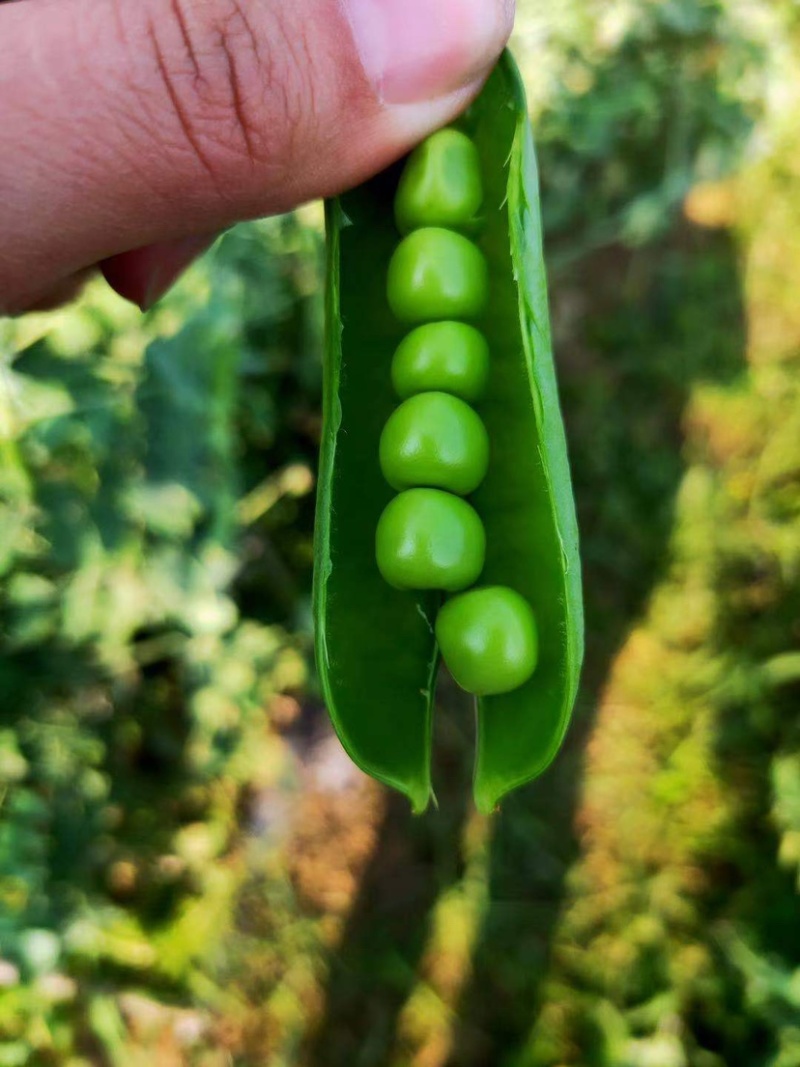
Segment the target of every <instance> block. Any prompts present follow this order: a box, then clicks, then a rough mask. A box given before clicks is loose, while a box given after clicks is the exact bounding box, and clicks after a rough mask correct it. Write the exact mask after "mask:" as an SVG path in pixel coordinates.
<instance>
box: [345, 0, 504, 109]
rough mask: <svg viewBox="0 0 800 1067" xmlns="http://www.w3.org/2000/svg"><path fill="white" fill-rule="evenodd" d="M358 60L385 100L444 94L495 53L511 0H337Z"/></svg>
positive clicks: (482, 67) (500, 43)
mask: <svg viewBox="0 0 800 1067" xmlns="http://www.w3.org/2000/svg"><path fill="white" fill-rule="evenodd" d="M341 3H342V5H343V7H344V11H345V14H346V16H347V20H348V22H349V23H350V27H351V30H352V33H353V38H354V40H355V43H356V48H357V49H358V52H359V55H360V57H361V63H362V65H363V67H364V70H365V72H366V74H367V77H368V78H369V79H370V81H371V82H372V83H373V85H374V86H375V89H376V92H377V94H378V96H379V97H380V99H381V100H382V101H383V102H384V103H387V104H412V103H417V102H419V101H423V100H431V99H435V98H436V97H439V96H445V95H446V94H448V93H452V92H454V91H455V90H457V89H460V88H463V87H464V86H466V85H469V84H470V83H471V82H473V81H474V80H475V79H476V78H477V77H478V76H479V75H480V74H481V73H482V72H483V71H484V70H485V69H486V68H487V67H488V66H489V65H490V64H491V63H492V62H493V61H494V59H495V58H496V57H497V55H498V54H499V52H500V50H501V49H502V47H503V44H504V43H505V41H506V39H507V37H508V34H509V33H510V32H511V26H512V23H513V19H514V2H513V0H341Z"/></svg>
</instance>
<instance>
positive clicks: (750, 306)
mask: <svg viewBox="0 0 800 1067" xmlns="http://www.w3.org/2000/svg"><path fill="white" fill-rule="evenodd" d="M519 6H520V13H519V20H518V35H517V39H516V44H515V47H516V51H517V53H518V55H519V56H520V58H521V60H522V64H523V68H524V69H525V70H526V71H527V73H528V75H529V82H530V87H531V91H532V103H533V109H534V114H535V117H536V126H537V132H538V139H539V143H540V153H541V171H542V176H543V192H544V207H545V214H546V221H547V228H548V240H549V246H548V258H549V262H550V263H551V266H552V279H551V281H552V303H553V318H554V327H555V336H556V346H557V351H558V355H559V359H560V363H561V388H562V399H563V404H564V408H565V414H566V418H567V422H568V429H569V438H570V448H571V454H572V461H573V469H574V476H575V486H576V495H577V498H578V505H579V511H580V518H581V528H582V536H583V557H584V562H585V572H586V592H587V620H588V662H587V669H586V679H585V684H584V690H583V694H582V697H581V702H580V707H579V715H578V722H577V724H576V727H575V729H574V730H573V732H572V735H571V739H570V744H569V746H568V748H567V750H566V751H565V753H564V754H563V755H562V756H561V757H560V759H559V761H558V764H557V766H556V767H554V768H553V770H552V771H550V772H549V773H548V775H547V776H545V778H544V779H543V780H542V781H540V782H539V783H537V784H536V785H535V786H534V787H532V788H530V789H528V790H524V791H522V792H521V793H520V794H519V795H517V796H515V797H514V798H512V799H511V800H510V801H509V803H508V804H507V805H506V806H505V808H504V811H503V812H502V813H501V815H500V816H497V817H495V819H494V820H485V819H481V818H480V817H478V816H476V815H475V814H474V813H472V812H470V811H467V810H465V808H464V796H465V794H466V789H467V780H468V775H469V764H470V761H471V755H472V753H471V748H472V741H471V737H470V733H469V726H468V725H467V723H466V720H465V717H464V715H463V714H462V712H463V706H462V705H460V703H459V700H458V698H457V697H456V696H455V694H454V693H453V691H452V689H450V688H448V687H447V685H445V686H443V688H442V700H441V707H440V715H439V728H438V733H439V736H438V753H437V762H438V767H439V775H440V781H441V783H442V787H441V790H440V791H439V792H440V800H441V809H440V810H439V811H438V812H436V811H434V812H430V813H428V814H427V815H426V816H424V817H423V818H422V819H418V820H411V818H410V816H409V815H408V813H407V811H406V810H405V808H402V807H400V806H398V804H397V802H396V801H395V800H392V799H387V798H386V797H385V795H384V794H383V792H382V791H381V790H379V789H378V788H377V787H374V786H372V785H370V784H368V783H365V782H364V781H363V780H362V779H360V778H358V777H356V778H352V777H348V773H349V772H347V770H346V769H345V770H344V771H343V770H342V768H341V765H340V764H338V763H337V762H336V758H335V757H333V758H331V757H330V756H329V755H325V754H326V753H330V752H333V753H336V752H338V749H336V748H335V747H334V748H333V749H328V748H326V747H325V746H326V745H327V744H328V742H327V741H326V740H325V737H326V736H327V735H320V734H319V733H318V730H319V714H318V712H319V709H318V705H317V700H316V696H315V690H314V683H313V669H312V666H311V660H310V635H309V626H310V623H309V589H310V567H311V536H312V523H313V478H314V468H315V463H316V450H317V444H318V437H319V410H320V396H319V390H320V366H319V353H320V347H321V346H320V332H321V323H320V313H321V312H320V277H321V244H322V235H321V230H320V221H319V212H318V211H317V210H316V209H315V208H312V209H304V210H303V211H301V212H300V213H298V214H297V215H296V216H292V217H287V218H284V219H279V220H271V221H267V222H261V223H257V224H253V225H250V226H246V227H240V228H238V229H236V230H234V231H232V232H231V233H229V234H227V235H226V236H225V237H224V238H223V239H222V240H221V241H220V242H219V243H218V245H217V247H216V248H215V249H214V250H213V251H212V252H211V253H210V254H209V255H207V256H206V257H204V259H203V261H202V262H201V263H200V264H199V265H198V266H197V267H195V268H194V269H193V270H192V271H191V272H190V274H189V275H188V276H187V278H186V279H185V280H184V282H182V284H181V285H180V286H179V287H178V288H177V289H176V290H175V291H174V292H173V293H172V294H171V295H170V296H169V297H168V298H167V299H166V300H165V301H163V303H162V304H161V305H160V306H159V307H158V308H157V309H156V310H154V311H153V312H151V313H150V314H149V315H147V316H144V317H142V316H140V315H139V313H138V312H136V311H135V310H133V309H131V308H128V307H126V306H125V305H123V304H122V302H121V301H118V300H117V299H116V298H114V297H113V296H111V295H110V294H109V293H108V292H107V291H106V290H105V289H104V288H103V286H102V285H100V284H99V283H98V284H95V285H93V286H92V287H91V288H90V289H89V291H88V292H87V294H86V296H85V298H84V299H83V300H82V301H81V302H80V303H79V304H78V305H76V306H75V307H72V308H69V309H66V310H64V311H59V312H56V313H50V314H47V315H33V316H28V317H27V318H25V319H22V320H19V321H17V322H13V323H10V322H9V323H0V1067H5V1065H8V1067H14V1065H18V1064H19V1065H23V1064H25V1065H27V1064H33V1065H38V1064H42V1065H48V1064H52V1065H61V1064H64V1065H69V1067H86V1065H88V1064H92V1065H94V1064H97V1065H100V1067H105V1065H107V1064H108V1065H111V1067H117V1065H121V1064H126V1065H128V1064H132V1065H133V1067H137V1065H138V1064H140V1063H141V1064H145V1063H148V1064H149V1063H154V1062H157V1063H159V1064H165V1065H167V1067H171V1065H173V1064H175V1065H180V1064H199V1065H202V1067H216V1065H218V1064H219V1065H220V1067H221V1065H223V1064H225V1065H227V1064H232V1063H236V1064H243V1065H247V1067H249V1065H251V1064H263V1063H269V1064H270V1067H283V1065H286V1067H289V1065H294V1064H307V1065H309V1067H337V1065H339V1064H341V1065H342V1067H373V1065H374V1067H385V1065H388V1067H566V1065H575V1067H722V1065H726V1067H727V1065H730V1067H739V1065H741V1067H793V1065H800V933H798V931H800V925H798V923H797V915H798V902H799V898H798V892H799V891H800V873H799V872H800V733H798V717H797V714H796V710H797V707H798V696H799V695H800V688H799V687H800V648H799V647H798V642H800V629H798V625H799V624H798V619H799V618H800V526H799V524H800V377H799V376H798V360H800V313H799V312H798V310H797V307H798V304H797V300H796V284H795V278H796V276H797V274H798V273H800V255H798V248H799V247H800V196H798V195H797V190H798V189H800V165H798V160H800V139H799V138H798V135H797V131H796V114H797V106H798V104H799V103H800V74H799V73H798V72H800V55H799V54H798V53H799V52H800V48H799V47H798V45H799V44H800V37H799V31H800V18H798V12H797V7H796V4H794V3H793V2H790V0H776V2H774V3H772V4H769V5H766V4H765V5H753V4H751V3H748V2H747V0H613V2H604V3H601V2H600V0H564V3H562V4H560V5H558V9H557V10H553V5H550V4H544V3H543V2H540V0H522V2H521V3H520V5H519ZM320 737H322V738H323V739H322V741H320V740H319V738H320ZM323 756H324V758H323Z"/></svg>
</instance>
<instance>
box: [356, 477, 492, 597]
mask: <svg viewBox="0 0 800 1067" xmlns="http://www.w3.org/2000/svg"><path fill="white" fill-rule="evenodd" d="M485 552H486V535H485V534H484V532H483V523H482V522H481V520H480V519H479V518H478V515H477V513H476V511H475V510H474V508H472V507H471V506H470V505H469V504H468V503H467V502H466V500H462V499H461V498H460V497H457V496H452V495H451V494H450V493H443V492H442V491H441V489H408V490H407V491H406V492H405V493H400V494H399V495H398V496H396V497H395V498H394V499H393V500H391V501H390V502H389V504H387V506H386V508H385V509H384V511H383V514H382V515H381V517H380V519H379V521H378V528H377V532H376V536H375V555H376V558H377V561H378V569H379V570H380V572H381V574H382V575H383V577H384V579H385V580H386V581H387V582H388V583H389V585H392V586H394V587H395V588H396V589H444V590H445V591H447V592H450V593H452V592H458V590H460V589H466V588H467V586H470V585H472V584H473V583H474V582H475V581H476V579H477V578H478V575H479V574H480V573H481V570H482V569H483V560H484V556H485Z"/></svg>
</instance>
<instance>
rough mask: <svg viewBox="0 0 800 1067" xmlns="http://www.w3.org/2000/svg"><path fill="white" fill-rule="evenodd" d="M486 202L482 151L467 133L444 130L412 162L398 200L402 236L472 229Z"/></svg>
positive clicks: (415, 153) (402, 179) (419, 149)
mask: <svg viewBox="0 0 800 1067" xmlns="http://www.w3.org/2000/svg"><path fill="white" fill-rule="evenodd" d="M482 201H483V188H482V183H481V163H480V157H479V156H478V150H477V148H476V147H475V145H474V144H473V143H472V141H471V140H470V139H469V137H467V135H466V134H464V133H460V132H459V131H458V130H450V129H446V130H440V131H439V132H438V133H434V134H433V135H432V136H430V137H429V138H428V139H427V140H426V141H423V142H422V144H421V145H419V146H418V147H417V148H415V149H414V151H413V152H412V153H411V155H410V156H409V158H408V162H407V163H406V165H405V168H404V170H403V173H402V175H401V177H400V184H399V185H398V187H397V196H396V198H395V204H394V208H395V219H396V220H397V228H398V229H399V230H400V232H401V233H409V232H410V231H411V230H416V229H419V227H421V226H445V227H447V228H448V229H453V230H461V229H465V228H471V227H472V226H474V224H475V220H476V216H477V214H478V211H479V210H480V207H481V203H482Z"/></svg>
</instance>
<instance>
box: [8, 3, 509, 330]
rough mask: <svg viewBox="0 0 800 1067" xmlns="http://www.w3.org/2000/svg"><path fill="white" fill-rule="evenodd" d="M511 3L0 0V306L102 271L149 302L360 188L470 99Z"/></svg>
mask: <svg viewBox="0 0 800 1067" xmlns="http://www.w3.org/2000/svg"><path fill="white" fill-rule="evenodd" d="M513 4H514V0H292V2H291V3H286V2H285V0H247V2H245V0H136V3H130V2H128V0H16V2H11V3H0V131H2V134H1V135H0V314H13V313H19V312H22V311H25V310H28V309H32V308H36V307H45V306H52V305H54V304H57V303H60V302H63V301H64V300H66V299H69V298H70V297H71V296H73V295H74V294H75V293H76V292H77V291H78V290H79V288H80V286H81V284H82V283H83V281H84V280H85V279H86V278H87V277H89V276H90V275H91V274H92V272H93V271H94V270H96V269H98V268H99V269H100V270H102V271H103V273H104V274H105V276H106V278H107V279H108V281H109V282H110V283H111V285H112V286H113V287H114V288H115V289H116V290H117V291H118V292H119V293H120V294H121V295H123V296H124V297H126V298H128V299H130V300H132V301H134V302H135V303H137V304H139V305H140V306H141V307H143V308H146V307H149V306H151V305H152V304H153V303H154V302H155V301H156V300H157V299H158V298H159V296H161V295H162V294H163V292H165V291H166V289H167V288H169V286H170V285H171V284H172V283H173V282H174V281H175V279H176V278H177V277H178V276H179V274H180V273H181V271H182V270H183V269H184V268H185V267H186V266H187V265H188V263H190V262H191V260H192V259H193V258H194V257H195V256H196V255H197V254H198V253H199V252H200V251H202V249H203V248H205V247H206V246H207V245H208V244H209V243H210V242H211V241H212V240H213V239H214V236H215V235H216V234H217V233H219V232H220V231H221V230H224V229H225V228H227V227H229V226H231V225H232V224H234V223H236V222H238V221H241V220H243V219H248V218H254V217H258V216H261V215H269V214H274V213H278V212H282V211H286V210H289V209H290V208H292V207H294V206H296V205H298V204H300V203H303V202H305V201H307V200H311V199H314V198H316V197H320V196H329V195H332V194H335V193H337V192H339V191H341V190H343V189H345V188H348V187H351V186H353V185H355V184H357V183H359V182H361V181H363V180H364V179H365V178H367V177H368V176H369V175H370V174H373V173H375V172H376V171H378V170H380V169H382V168H383V167H385V166H386V165H388V164H389V163H390V162H391V161H392V160H393V159H395V158H397V157H399V156H400V155H402V154H403V153H404V152H406V151H407V150H408V149H409V148H410V147H411V146H412V145H413V144H415V143H417V142H419V141H420V140H421V139H422V138H423V137H425V136H426V135H427V134H429V133H430V132H431V131H432V130H435V129H437V128H438V127H440V126H442V125H443V124H445V123H446V122H448V121H449V120H451V119H452V118H453V117H454V116H455V115H457V114H458V113H459V112H460V111H461V110H463V108H464V107H466V106H467V104H468V103H469V101H470V100H471V99H472V97H473V96H474V95H475V94H476V93H477V92H478V91H479V89H480V87H481V85H482V84H483V82H484V80H485V78H486V76H487V74H488V72H489V70H490V69H491V67H492V65H493V63H494V61H495V59H496V58H497V56H498V54H499V53H500V51H501V50H502V47H503V46H504V44H505V42H506V39H507V37H508V34H509V33H510V30H511V25H512V22H513Z"/></svg>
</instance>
